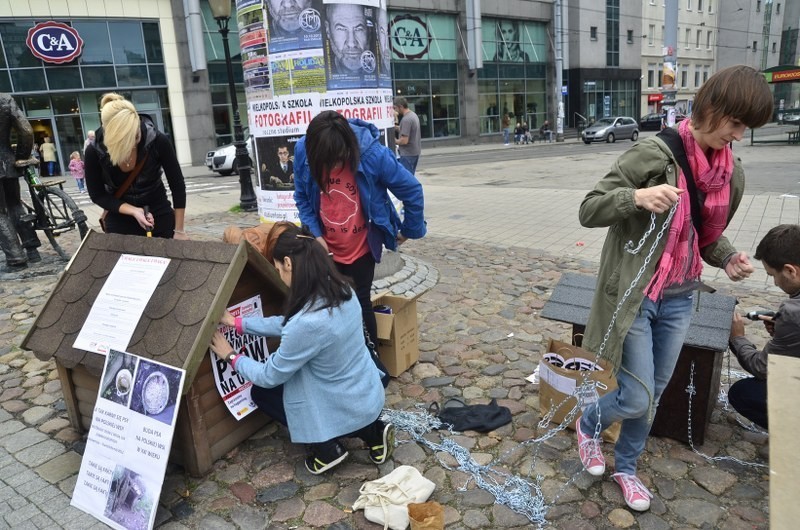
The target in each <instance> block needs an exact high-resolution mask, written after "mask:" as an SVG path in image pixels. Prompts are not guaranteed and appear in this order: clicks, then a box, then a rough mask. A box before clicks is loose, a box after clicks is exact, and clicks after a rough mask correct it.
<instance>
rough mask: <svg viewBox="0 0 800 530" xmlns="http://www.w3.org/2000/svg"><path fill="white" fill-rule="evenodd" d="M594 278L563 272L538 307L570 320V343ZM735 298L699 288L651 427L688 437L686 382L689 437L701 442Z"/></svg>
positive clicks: (583, 318)
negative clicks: (543, 304) (698, 294)
mask: <svg viewBox="0 0 800 530" xmlns="http://www.w3.org/2000/svg"><path fill="white" fill-rule="evenodd" d="M596 283H597V279H596V278H594V277H591V276H585V275H582V274H575V273H565V274H564V275H563V276H561V279H560V280H559V282H558V285H556V288H555V290H554V291H553V294H552V295H550V300H548V302H547V303H546V304H545V306H544V308H543V309H542V316H543V317H545V318H549V319H552V320H559V321H561V322H567V323H569V324H572V336H573V343H574V344H575V345H576V346H580V339H581V338H582V336H583V331H584V329H586V323H587V322H588V321H589V310H590V309H591V307H592V298H593V297H594V290H595V285H596ZM735 305H736V298H734V297H732V296H725V295H720V294H711V293H700V298H699V304H698V303H697V300H695V311H694V312H693V313H692V322H691V324H690V326H689V331H688V333H687V334H686V339H685V340H684V342H683V348H682V349H681V353H680V357H678V364H677V365H676V366H675V371H674V372H673V373H672V379H670V381H669V384H668V385H667V387H666V388H665V389H664V393H663V395H662V396H661V400H660V402H659V405H658V410H657V411H656V417H655V419H654V420H653V428H652V429H651V430H650V432H651V433H652V434H654V435H656V436H666V437H668V438H673V439H675V440H681V441H683V442H689V420H690V418H689V397H690V396H689V394H688V393H687V391H686V390H687V388H688V387H689V384H690V382H691V383H692V384H693V386H694V390H695V394H694V395H693V396H692V416H691V423H692V432H691V434H692V438H693V440H692V441H693V442H694V443H696V444H698V445H702V444H703V443H704V441H705V435H706V428H707V427H708V422H709V420H711V412H712V411H713V410H714V406H715V405H716V402H717V395H718V394H719V381H720V375H721V373H722V354H723V353H724V352H725V350H726V349H727V348H728V336H729V335H730V331H731V319H732V317H733V308H734V306H735Z"/></svg>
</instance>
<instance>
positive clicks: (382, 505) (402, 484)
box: [353, 466, 436, 530]
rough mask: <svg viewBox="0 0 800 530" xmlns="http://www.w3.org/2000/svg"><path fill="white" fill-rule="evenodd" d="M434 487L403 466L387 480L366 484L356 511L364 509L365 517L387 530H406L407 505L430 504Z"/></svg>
mask: <svg viewBox="0 0 800 530" xmlns="http://www.w3.org/2000/svg"><path fill="white" fill-rule="evenodd" d="M435 487H436V485H435V484H434V483H433V482H431V481H430V480H428V479H426V478H425V477H423V476H422V474H421V473H420V472H419V471H417V469H416V468H415V467H411V466H400V467H398V468H396V469H395V470H394V471H392V472H391V473H389V474H388V475H386V476H385V477H381V478H379V479H376V480H371V481H369V482H365V483H364V484H363V485H362V486H361V489H360V490H359V493H361V496H359V497H358V499H356V502H355V503H354V504H353V510H361V509H363V510H364V517H366V518H367V520H368V521H372V522H373V523H378V524H382V525H383V529H384V530H386V529H387V528H391V529H392V530H405V529H406V528H408V524H409V519H408V504H409V503H412V502H414V503H419V502H425V501H427V500H428V497H430V496H431V493H433V490H434V488H435Z"/></svg>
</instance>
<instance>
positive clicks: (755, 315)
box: [744, 311, 775, 320]
mask: <svg viewBox="0 0 800 530" xmlns="http://www.w3.org/2000/svg"><path fill="white" fill-rule="evenodd" d="M744 316H745V318H747V319H749V320H761V319H760V318H759V317H762V316H764V317H770V318H775V311H750V312H749V313H746V314H745V315H744Z"/></svg>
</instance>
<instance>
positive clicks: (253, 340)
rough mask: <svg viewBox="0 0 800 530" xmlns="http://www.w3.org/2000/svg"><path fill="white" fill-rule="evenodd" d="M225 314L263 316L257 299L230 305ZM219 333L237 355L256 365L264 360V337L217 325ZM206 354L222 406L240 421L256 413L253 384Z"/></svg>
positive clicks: (223, 362)
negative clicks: (252, 396) (252, 393)
mask: <svg viewBox="0 0 800 530" xmlns="http://www.w3.org/2000/svg"><path fill="white" fill-rule="evenodd" d="M228 311H229V312H230V313H231V314H232V315H233V316H234V318H237V317H242V318H244V317H263V316H264V311H263V306H262V305H261V296H253V297H252V298H248V299H247V300H245V301H244V302H241V303H238V304H234V305H232V306H230V307H229V308H228ZM219 330H220V331H221V332H222V333H223V334H224V335H225V338H226V339H227V340H228V343H230V344H231V345H232V347H233V349H234V350H235V351H236V353H237V354H238V355H246V356H247V357H250V358H251V359H253V360H254V361H258V362H264V361H266V360H267V356H268V355H269V350H268V349H267V338H266V337H261V336H259V335H249V334H239V333H237V332H236V329H234V328H232V327H229V326H223V325H220V326H219ZM208 355H209V356H210V357H211V369H212V371H213V372H214V381H215V382H216V384H217V391H218V392H219V395H220V397H222V399H223V401H225V406H226V407H228V411H230V413H231V414H232V415H233V417H234V418H236V419H237V420H241V419H242V418H244V417H246V416H247V415H249V414H250V413H251V412H253V411H254V410H256V409H257V408H258V405H256V403H255V401H253V399H252V398H251V397H250V391H251V390H252V388H253V383H251V382H250V381H247V380H245V378H244V377H242V376H241V375H239V374H238V373H236V371H235V370H234V369H233V368H231V366H230V365H229V364H228V362H227V361H225V360H223V359H220V358H219V357H217V356H216V355H214V352H212V351H211V350H209V351H208Z"/></svg>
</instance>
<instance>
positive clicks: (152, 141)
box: [84, 114, 186, 212]
mask: <svg viewBox="0 0 800 530" xmlns="http://www.w3.org/2000/svg"><path fill="white" fill-rule="evenodd" d="M139 117H140V118H141V130H142V138H141V140H140V141H139V144H138V146H137V152H138V154H137V157H136V159H137V163H138V161H141V160H142V157H145V156H146V157H147V160H146V161H145V163H144V166H143V167H142V170H141V171H140V172H139V175H138V176H137V177H136V180H135V181H134V182H133V183H132V184H131V186H130V187H129V188H128V189H127V191H126V192H125V193H124V194H123V195H122V197H121V198H120V199H117V198H116V197H114V193H115V192H116V191H117V189H118V188H119V187H120V186H121V185H122V184H123V183H124V182H125V180H126V179H127V177H128V175H129V173H128V172H123V171H122V170H120V168H119V167H118V166H115V165H113V164H112V163H111V158H110V157H109V155H108V149H107V148H106V145H105V143H104V142H103V138H104V134H103V128H102V127H100V128H99V129H98V130H97V132H96V134H95V142H94V143H93V144H90V145H89V146H88V147H86V152H85V153H84V155H85V158H86V160H85V168H86V188H87V190H88V191H89V196H90V197H91V199H92V202H94V203H95V204H97V205H98V206H100V207H102V208H104V209H106V210H109V211H111V212H118V211H119V207H120V206H121V205H122V203H128V204H131V205H133V206H144V205H153V204H158V203H162V202H166V201H167V191H166V188H164V182H163V180H162V178H161V174H162V170H163V173H164V174H165V175H166V177H167V182H168V184H169V189H170V191H172V201H173V203H174V207H175V208H185V207H186V184H185V182H184V180H183V172H182V171H181V168H180V165H179V164H178V158H177V157H176V156H175V151H174V150H173V148H172V144H171V143H170V141H169V138H167V136H166V135H165V134H164V133H162V132H160V131H159V130H158V129H156V126H155V124H154V123H153V120H152V119H151V118H150V116H147V115H146V114H140V115H139Z"/></svg>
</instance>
